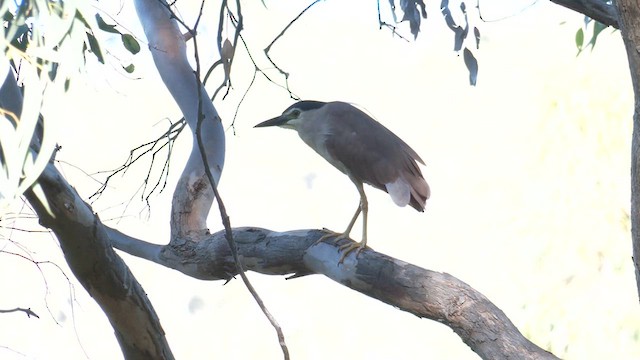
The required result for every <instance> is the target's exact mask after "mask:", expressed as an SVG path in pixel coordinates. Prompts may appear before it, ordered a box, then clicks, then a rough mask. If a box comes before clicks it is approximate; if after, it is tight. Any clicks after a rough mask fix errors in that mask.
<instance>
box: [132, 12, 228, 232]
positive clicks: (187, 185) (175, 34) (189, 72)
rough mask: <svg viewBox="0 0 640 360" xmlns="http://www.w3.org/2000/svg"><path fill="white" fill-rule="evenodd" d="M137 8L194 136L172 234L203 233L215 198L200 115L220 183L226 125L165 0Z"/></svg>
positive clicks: (174, 208)
mask: <svg viewBox="0 0 640 360" xmlns="http://www.w3.org/2000/svg"><path fill="white" fill-rule="evenodd" d="M135 7H136V12H137V13H138V17H139V18H140V22H141V23H142V27H143V28H144V32H145V35H146V36H147V40H148V42H149V50H150V51H151V55H152V56H153V60H154V63H155V65H156V67H157V69H158V72H159V74H160V77H161V78H162V81H163V82H164V84H165V85H166V87H167V89H168V90H169V92H170V93H171V95H172V96H173V98H174V99H175V101H176V103H177V104H178V106H179V107H180V110H181V111H182V114H183V115H184V117H185V119H186V121H187V123H188V124H189V127H190V128H191V129H192V134H193V146H194V149H193V151H191V155H190V156H189V160H188V161H187V164H186V166H185V168H184V171H183V173H182V176H181V177H180V180H179V181H178V184H177V185H176V190H175V192H174V198H173V204H172V211H171V234H172V238H173V237H183V236H187V235H189V236H204V235H205V234H206V232H207V226H206V220H207V216H208V215H209V210H210V209H211V204H212V202H213V198H214V196H213V189H212V188H211V186H210V185H209V180H208V179H207V177H206V176H205V168H204V164H203V163H202V156H201V155H200V151H199V150H198V149H197V145H196V144H197V141H196V138H195V128H196V126H197V124H198V119H199V116H200V115H202V117H203V119H202V126H201V136H202V139H203V141H204V145H205V146H204V148H205V149H206V157H207V160H208V162H209V164H208V166H209V168H210V169H211V170H212V174H213V177H214V180H215V183H219V181H220V176H221V174H222V167H223V166H224V156H225V137H224V129H223V127H222V123H221V122H220V118H219V117H218V113H217V112H216V109H215V108H214V106H213V103H212V102H211V100H209V95H208V94H207V91H206V89H205V88H204V86H203V85H202V83H201V82H200V80H199V79H194V75H193V73H194V71H193V68H192V67H191V65H190V64H189V61H188V58H187V53H186V44H185V40H184V36H183V35H182V33H181V31H180V29H179V28H178V23H177V21H176V20H175V18H174V17H173V14H172V13H171V12H170V11H169V8H168V5H167V3H166V2H165V1H164V0H136V1H135Z"/></svg>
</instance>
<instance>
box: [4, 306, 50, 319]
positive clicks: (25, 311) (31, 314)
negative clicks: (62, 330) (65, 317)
mask: <svg viewBox="0 0 640 360" xmlns="http://www.w3.org/2000/svg"><path fill="white" fill-rule="evenodd" d="M16 311H22V312H24V313H25V314H27V317H29V318H30V317H32V316H33V317H35V318H38V319H40V316H38V314H36V313H34V312H33V310H31V308H26V309H25V308H20V307H17V308H15V309H9V310H2V309H0V313H10V312H16Z"/></svg>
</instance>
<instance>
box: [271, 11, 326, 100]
mask: <svg viewBox="0 0 640 360" xmlns="http://www.w3.org/2000/svg"><path fill="white" fill-rule="evenodd" d="M318 2H320V0H315V1H314V2H312V3H311V4H309V6H307V7H306V8H304V10H302V11H301V12H300V13H299V14H298V15H297V16H296V17H295V18H293V20H291V21H290V22H289V24H287V26H285V27H284V29H282V31H280V34H278V36H276V37H275V38H274V39H273V41H271V43H270V44H269V46H267V47H266V48H264V55H265V56H266V57H267V59H268V60H269V62H270V63H271V65H273V66H274V67H275V68H276V70H278V71H279V72H280V74H282V75H284V79H285V82H286V85H287V89H289V73H288V72H286V71H284V70H282V69H281V68H280V67H279V66H278V65H276V63H275V62H274V61H273V60H272V59H271V57H270V56H269V51H270V50H271V47H272V46H273V44H275V42H276V41H278V39H280V38H281V37H282V36H283V35H284V33H285V32H287V30H289V28H290V27H291V25H293V23H294V22H296V21H297V20H298V19H299V18H300V17H301V16H302V14H304V13H305V12H307V10H309V9H311V7H313V5H315V4H317V3H318ZM289 95H290V96H292V94H291V93H289ZM292 97H293V96H292Z"/></svg>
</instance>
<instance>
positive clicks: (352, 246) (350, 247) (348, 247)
mask: <svg viewBox="0 0 640 360" xmlns="http://www.w3.org/2000/svg"><path fill="white" fill-rule="evenodd" d="M322 231H324V232H326V233H327V234H325V235H323V236H322V237H321V238H320V239H318V241H316V244H319V243H321V242H324V241H327V240H329V239H333V242H334V243H337V242H338V240H341V239H348V240H351V241H349V242H348V243H346V244H342V245H340V246H339V247H338V251H339V252H342V255H341V256H340V260H339V261H338V264H342V263H343V262H344V259H345V258H346V257H347V256H348V255H349V254H350V253H352V252H353V251H354V250H355V251H356V258H357V257H358V255H359V254H360V252H362V250H364V248H365V247H367V246H366V244H363V243H359V242H357V241H354V240H353V239H351V238H350V237H349V235H348V234H347V233H339V232H335V231H333V230H329V229H326V228H323V229H322Z"/></svg>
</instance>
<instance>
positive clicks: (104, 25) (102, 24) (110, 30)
mask: <svg viewBox="0 0 640 360" xmlns="http://www.w3.org/2000/svg"><path fill="white" fill-rule="evenodd" d="M96 21H97V22H98V28H100V30H102V31H106V32H108V33H112V34H120V35H122V33H121V32H120V31H118V29H116V26H115V25H109V24H107V23H106V22H104V19H102V16H100V14H96Z"/></svg>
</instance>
